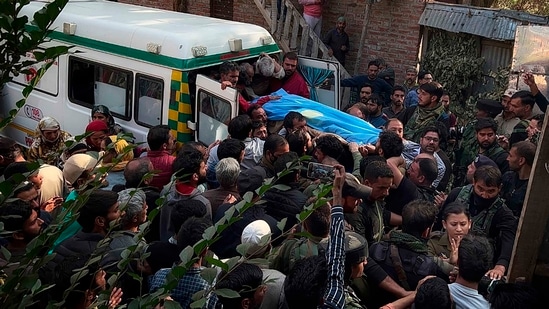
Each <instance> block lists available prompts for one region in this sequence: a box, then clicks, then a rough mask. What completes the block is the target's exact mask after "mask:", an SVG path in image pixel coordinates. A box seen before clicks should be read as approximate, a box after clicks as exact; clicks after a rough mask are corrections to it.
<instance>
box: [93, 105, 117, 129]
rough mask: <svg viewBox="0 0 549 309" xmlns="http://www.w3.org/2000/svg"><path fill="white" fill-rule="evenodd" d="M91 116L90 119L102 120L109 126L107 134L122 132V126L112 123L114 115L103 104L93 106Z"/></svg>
mask: <svg viewBox="0 0 549 309" xmlns="http://www.w3.org/2000/svg"><path fill="white" fill-rule="evenodd" d="M91 118H92V121H95V120H100V121H103V122H104V123H105V124H106V125H107V127H108V128H109V132H108V135H117V134H118V133H124V130H123V129H122V127H121V126H120V125H118V124H116V123H114V117H113V116H112V114H111V111H110V110H109V108H108V107H106V106H105V105H96V106H94V107H93V108H92V111H91Z"/></svg>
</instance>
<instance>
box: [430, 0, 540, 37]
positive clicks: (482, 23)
mask: <svg viewBox="0 0 549 309" xmlns="http://www.w3.org/2000/svg"><path fill="white" fill-rule="evenodd" d="M419 24H420V25H422V26H428V27H432V28H437V29H443V30H446V31H450V32H456V33H469V34H473V35H478V36H482V37H485V38H490V39H493V40H500V41H513V40H514V39H515V31H516V29H517V25H523V24H534V25H549V17H546V16H539V15H533V14H529V13H525V12H518V11H511V10H502V9H489V8H480V7H473V6H467V5H457V4H447V3H438V2H431V3H427V5H426V6H425V10H424V11H423V14H421V18H420V19H419Z"/></svg>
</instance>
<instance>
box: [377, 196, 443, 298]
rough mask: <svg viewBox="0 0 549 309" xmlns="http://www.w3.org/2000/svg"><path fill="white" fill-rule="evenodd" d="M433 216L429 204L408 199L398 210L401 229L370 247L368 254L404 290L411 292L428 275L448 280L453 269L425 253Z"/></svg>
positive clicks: (434, 211) (432, 208)
mask: <svg viewBox="0 0 549 309" xmlns="http://www.w3.org/2000/svg"><path fill="white" fill-rule="evenodd" d="M436 215H437V208H436V207H435V206H434V205H433V203H431V202H427V201H423V200H415V201H412V202H410V203H408V204H406V206H404V208H403V210H402V230H401V231H400V230H395V231H392V232H391V233H390V234H389V235H387V236H385V237H384V239H385V240H384V241H381V242H378V243H375V244H373V245H371V246H370V257H371V258H373V259H374V260H375V261H376V262H377V263H378V264H379V265H380V266H381V267H382V268H383V269H384V270H385V271H386V272H387V274H388V275H389V276H390V277H391V278H392V279H393V280H395V281H396V282H398V283H399V284H400V285H401V286H402V287H403V288H404V289H405V290H408V291H413V290H414V289H415V288H416V286H417V284H418V282H419V281H420V280H421V279H423V278H424V277H425V276H429V275H433V276H437V277H440V278H442V279H443V280H445V281H448V274H449V273H450V271H451V270H452V269H453V266H452V265H450V264H448V263H446V262H444V261H442V260H441V259H440V258H437V257H430V256H429V255H428V248H427V240H428V238H429V234H430V232H431V226H432V225H433V222H434V221H435V217H436ZM389 301H391V300H389Z"/></svg>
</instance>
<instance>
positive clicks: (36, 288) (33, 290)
mask: <svg viewBox="0 0 549 309" xmlns="http://www.w3.org/2000/svg"><path fill="white" fill-rule="evenodd" d="M41 285H42V283H41V282H40V279H38V280H36V282H35V283H34V285H33V286H32V288H31V294H34V292H36V291H37V290H38V288H40V286H41Z"/></svg>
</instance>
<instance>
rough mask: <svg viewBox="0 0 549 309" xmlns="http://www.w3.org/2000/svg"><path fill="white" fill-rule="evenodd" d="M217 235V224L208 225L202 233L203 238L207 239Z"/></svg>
mask: <svg viewBox="0 0 549 309" xmlns="http://www.w3.org/2000/svg"><path fill="white" fill-rule="evenodd" d="M214 235H215V226H210V227H208V228H207V229H206V230H205V231H204V233H203V234H202V238H203V239H205V240H210V239H212V238H213V236H214Z"/></svg>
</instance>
